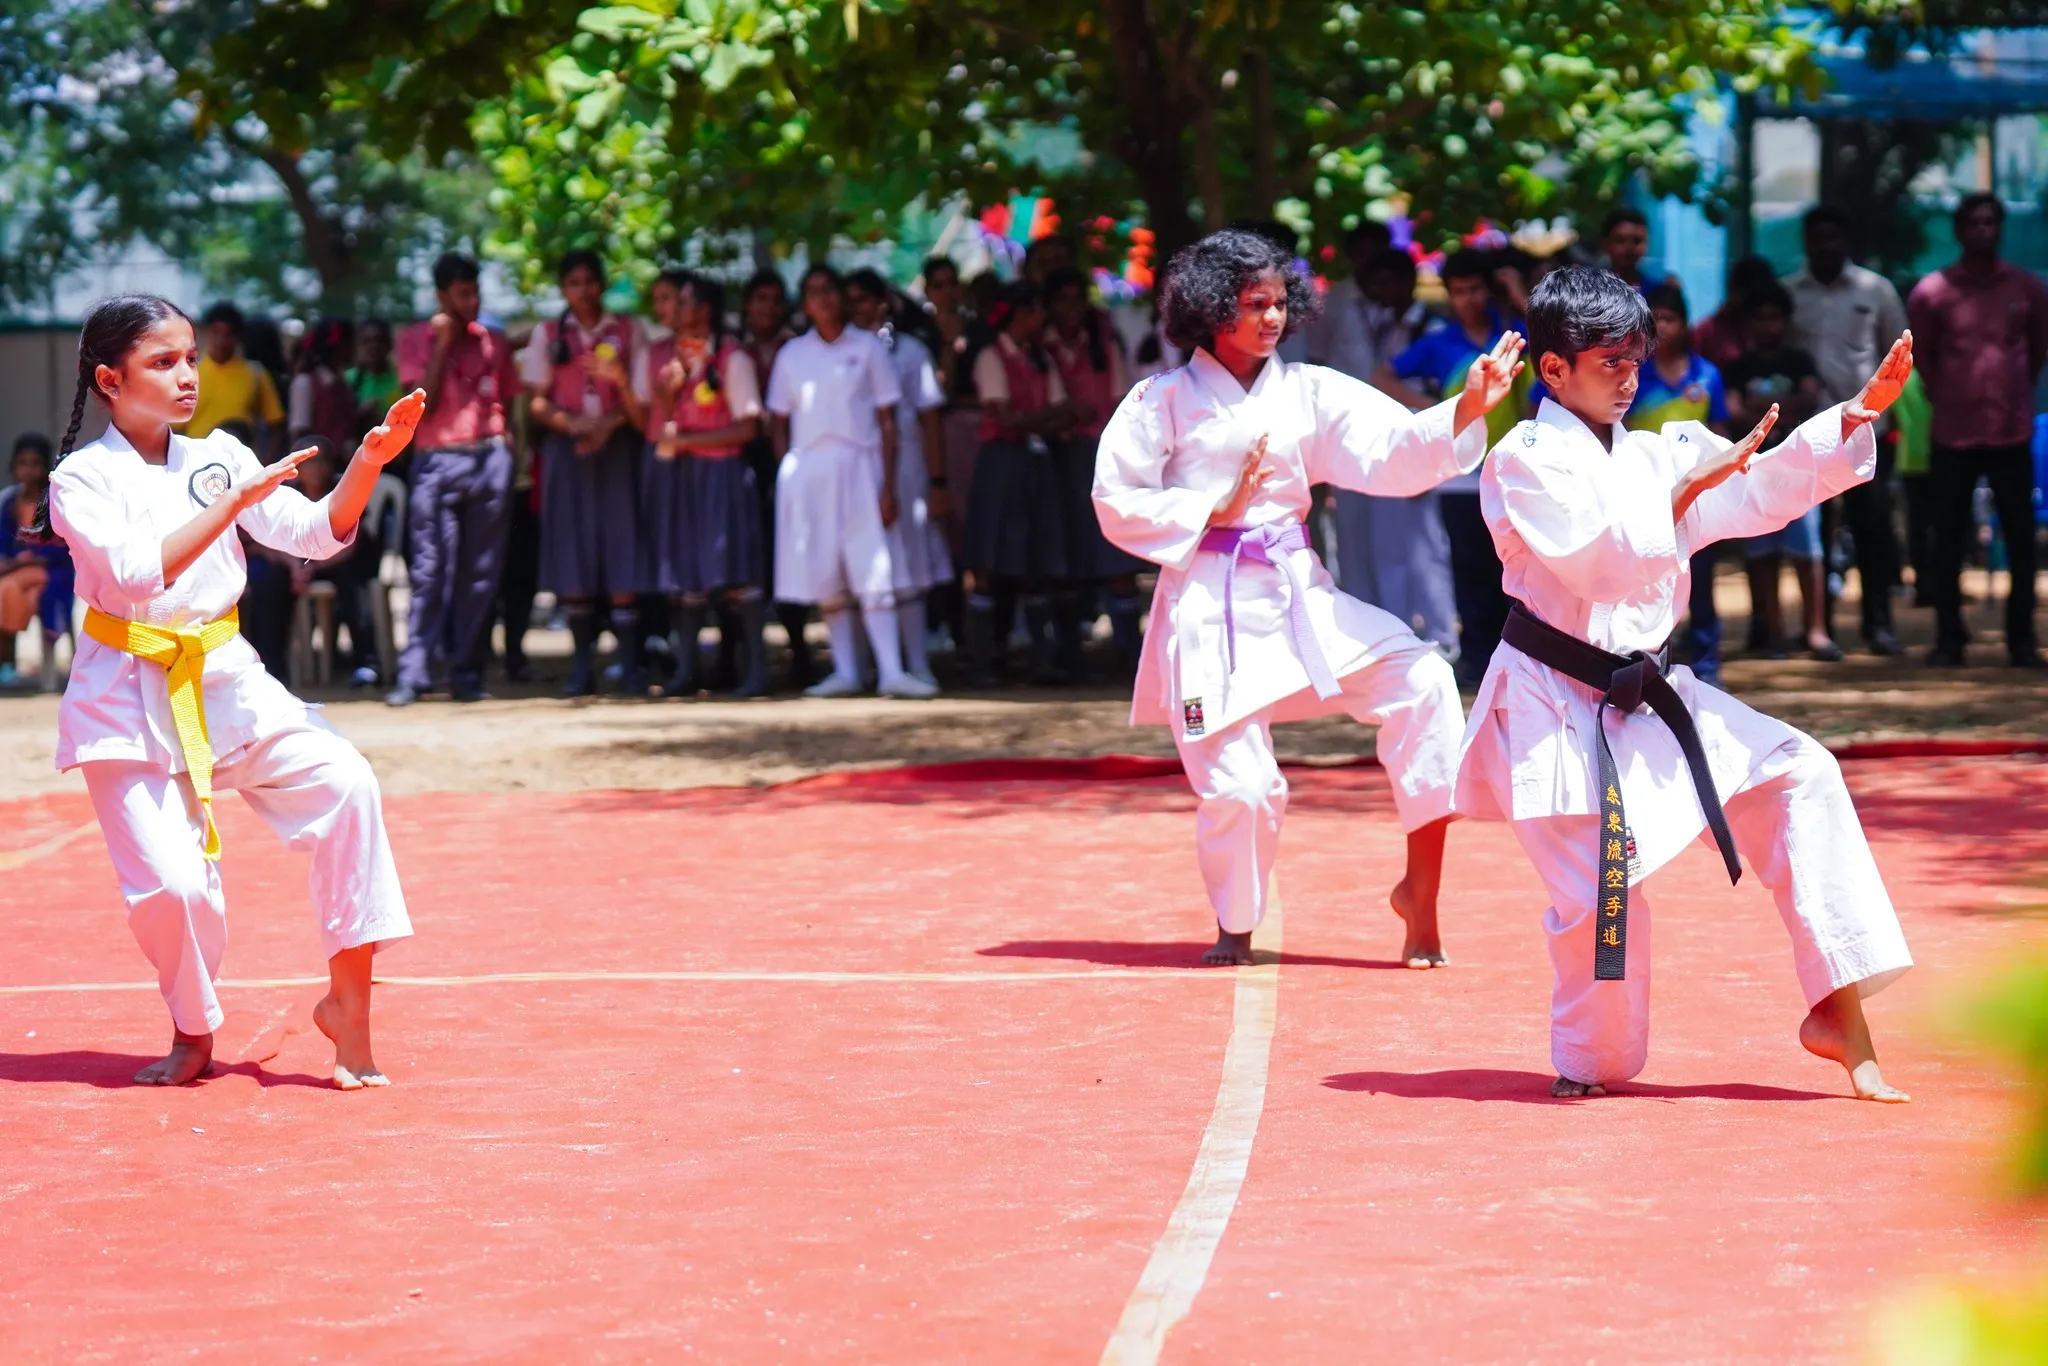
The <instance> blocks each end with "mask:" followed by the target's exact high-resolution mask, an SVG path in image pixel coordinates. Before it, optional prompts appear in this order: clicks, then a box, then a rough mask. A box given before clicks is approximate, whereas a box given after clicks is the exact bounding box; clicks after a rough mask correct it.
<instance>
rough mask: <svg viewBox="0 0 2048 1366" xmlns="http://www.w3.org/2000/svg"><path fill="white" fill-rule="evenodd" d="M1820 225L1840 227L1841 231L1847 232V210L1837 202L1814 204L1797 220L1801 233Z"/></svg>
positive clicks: (1810, 230)
mask: <svg viewBox="0 0 2048 1366" xmlns="http://www.w3.org/2000/svg"><path fill="white" fill-rule="evenodd" d="M1821 227H1827V228H1840V229H1841V230H1842V231H1843V232H1845V233H1846V232H1848V231H1849V230H1850V229H1849V211H1848V210H1847V209H1844V208H1843V207H1842V206H1841V205H1839V204H1816V205H1814V206H1813V207H1812V208H1810V209H1808V210H1807V211H1806V216H1805V217H1804V218H1802V219H1800V220H1799V230H1800V231H1801V232H1802V233H1808V232H1812V231H1813V230H1814V229H1815V228H1821Z"/></svg>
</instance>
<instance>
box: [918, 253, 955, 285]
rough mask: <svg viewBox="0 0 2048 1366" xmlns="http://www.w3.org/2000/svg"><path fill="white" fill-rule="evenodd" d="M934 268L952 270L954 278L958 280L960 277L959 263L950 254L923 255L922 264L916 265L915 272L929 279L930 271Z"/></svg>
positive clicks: (930, 276)
mask: <svg viewBox="0 0 2048 1366" xmlns="http://www.w3.org/2000/svg"><path fill="white" fill-rule="evenodd" d="M935 270H950V271H952V272H953V278H954V279H955V280H958V279H959V278H960V265H959V263H958V262H957V261H955V260H954V259H953V258H952V257H950V256H927V257H925V258H924V264H923V265H922V266H919V267H918V270H917V273H918V274H919V275H920V276H922V277H923V278H924V279H926V280H930V279H931V278H932V272H933V271H935Z"/></svg>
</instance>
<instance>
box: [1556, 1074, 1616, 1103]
mask: <svg viewBox="0 0 2048 1366" xmlns="http://www.w3.org/2000/svg"><path fill="white" fill-rule="evenodd" d="M1550 1094H1551V1095H1553V1096H1556V1097H1557V1098H1558V1099H1559V1100H1576V1099H1578V1098H1579V1097H1581V1096H1586V1097H1591V1096H1604V1095H1606V1094H1607V1088H1606V1087H1604V1086H1602V1085H1600V1084H1599V1083H1598V1082H1587V1081H1573V1080H1572V1079H1571V1078H1570V1077H1559V1078H1558V1079H1557V1080H1556V1081H1554V1082H1552V1083H1550Z"/></svg>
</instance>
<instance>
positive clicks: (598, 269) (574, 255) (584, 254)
mask: <svg viewBox="0 0 2048 1366" xmlns="http://www.w3.org/2000/svg"><path fill="white" fill-rule="evenodd" d="M579 267H580V268H581V269H584V270H587V271H589V272H590V273H591V274H592V275H595V276H596V277H597V282H598V283H599V284H603V283H604V282H605V275H604V258H603V257H602V256H599V255H598V254H597V253H596V252H594V251H592V250H591V249H590V248H588V247H577V248H576V249H575V250H573V251H565V252H563V253H562V259H561V260H559V261H557V262H555V279H557V280H566V279H568V278H569V274H570V272H571V271H574V270H576V269H578V268H579Z"/></svg>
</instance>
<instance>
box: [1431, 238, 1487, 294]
mask: <svg viewBox="0 0 2048 1366" xmlns="http://www.w3.org/2000/svg"><path fill="white" fill-rule="evenodd" d="M1436 275H1437V278H1438V279H1439V280H1442V281H1443V282H1444V283H1445V284H1446V285H1448V284H1450V282H1451V281H1453V280H1486V281H1489V282H1490V281H1491V280H1492V278H1493V269H1492V262H1490V261H1488V260H1487V259H1486V253H1485V252H1483V251H1473V250H1472V249H1471V248H1469V247H1468V248H1466V249H1465V250H1463V251H1454V252H1452V253H1451V254H1450V255H1449V256H1446V257H1445V258H1444V264H1443V268H1442V269H1441V270H1439V271H1437V273H1436Z"/></svg>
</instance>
